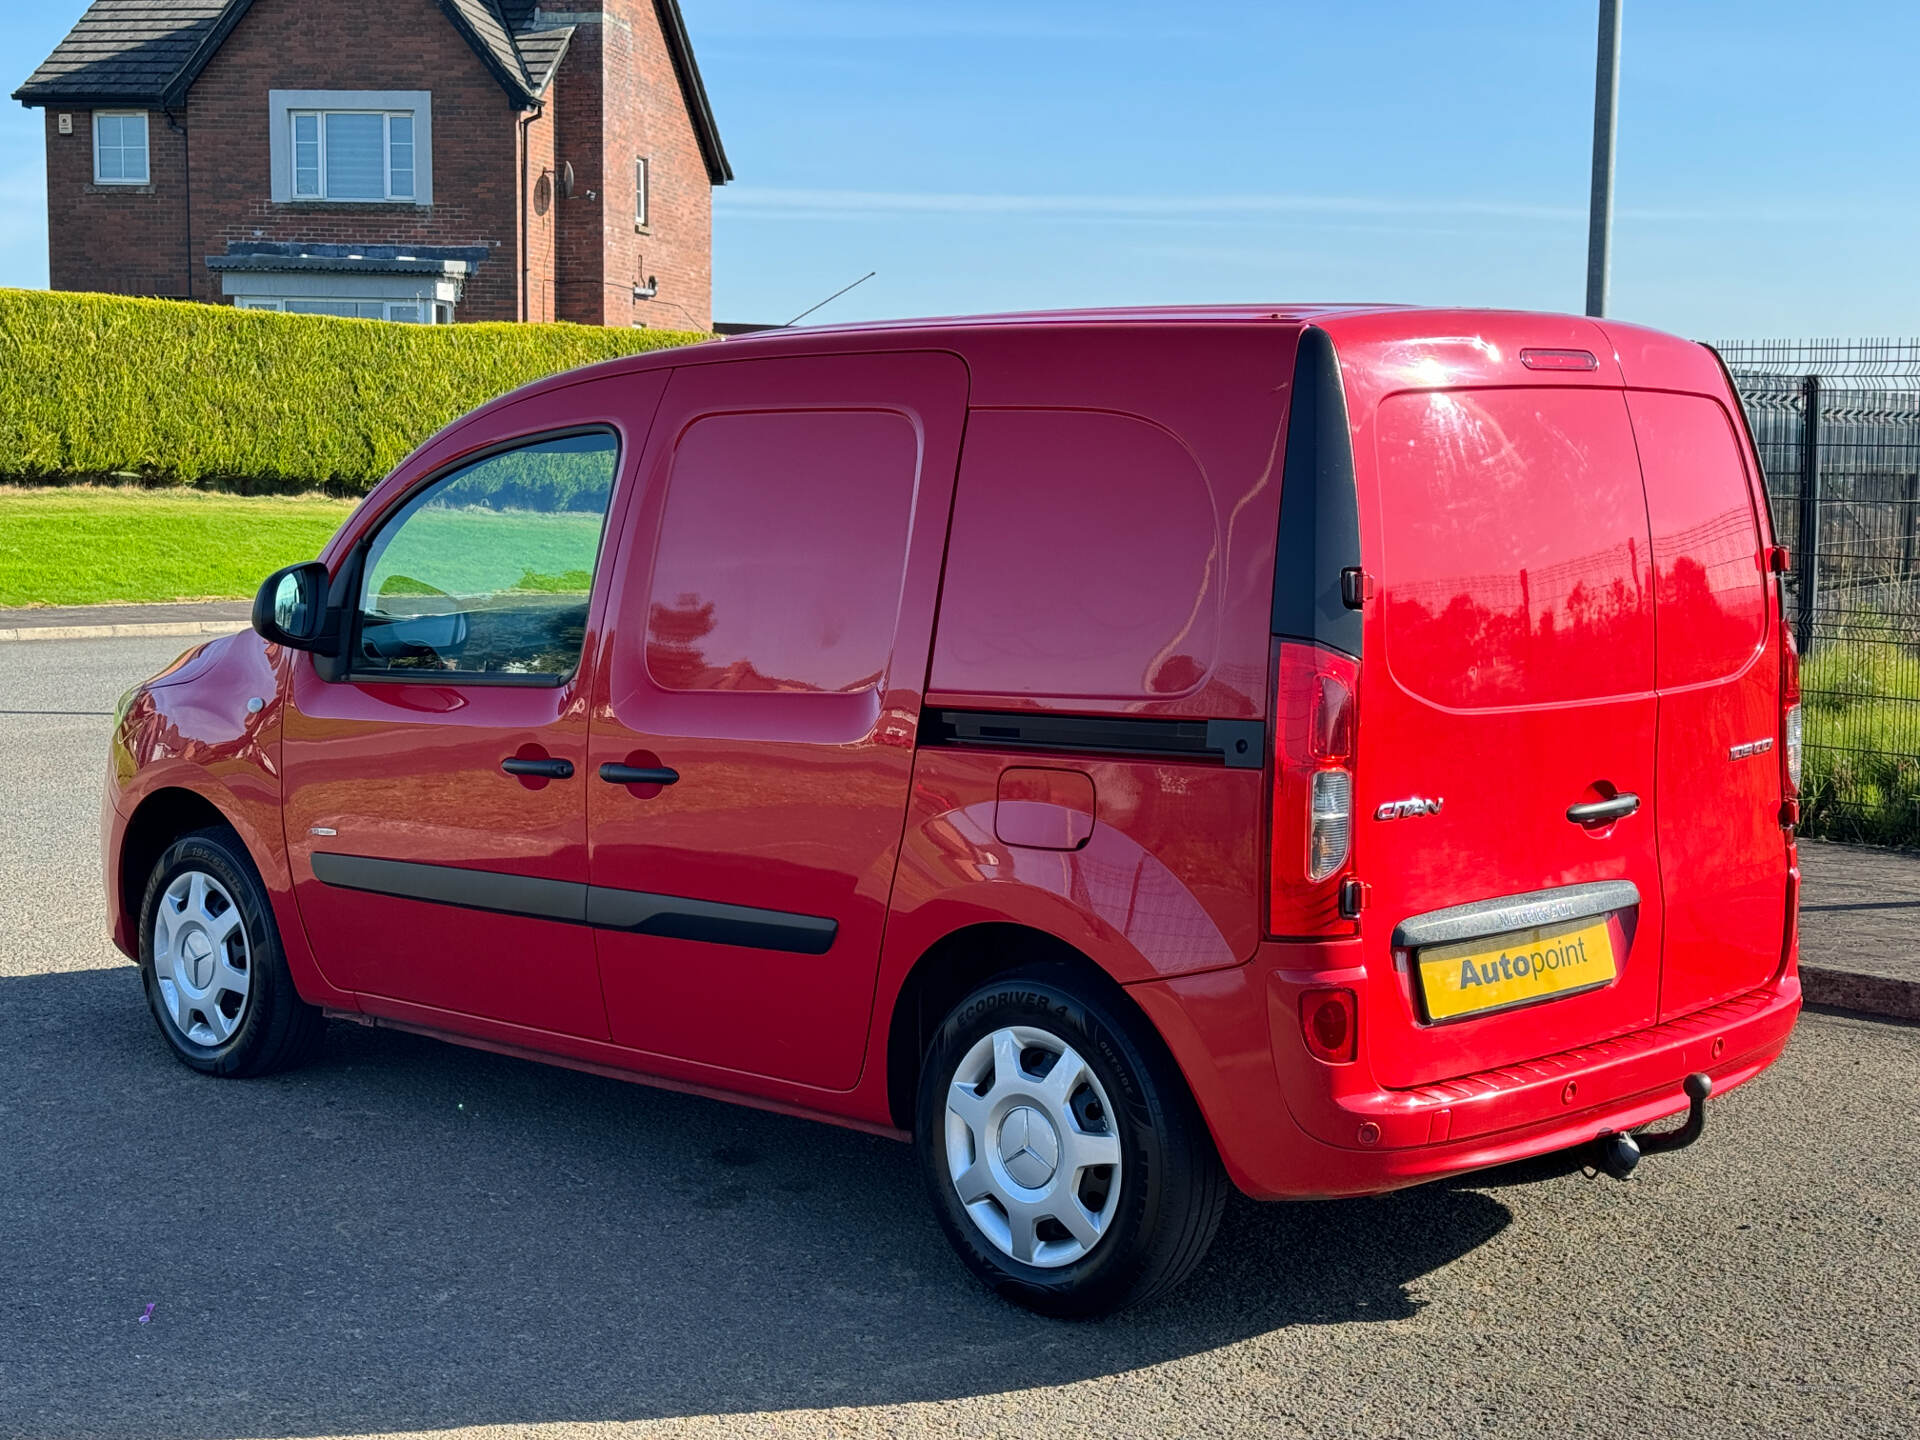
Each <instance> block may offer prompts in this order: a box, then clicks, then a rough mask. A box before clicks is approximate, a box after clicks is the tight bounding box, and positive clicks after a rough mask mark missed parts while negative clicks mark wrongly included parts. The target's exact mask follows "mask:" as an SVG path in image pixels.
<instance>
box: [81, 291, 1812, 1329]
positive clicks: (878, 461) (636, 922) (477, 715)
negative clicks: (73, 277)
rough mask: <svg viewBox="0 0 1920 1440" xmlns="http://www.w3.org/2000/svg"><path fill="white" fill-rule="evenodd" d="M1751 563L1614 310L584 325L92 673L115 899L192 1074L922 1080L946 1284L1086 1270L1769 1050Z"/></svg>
mask: <svg viewBox="0 0 1920 1440" xmlns="http://www.w3.org/2000/svg"><path fill="white" fill-rule="evenodd" d="M1785 566H1786V556H1785V553H1784V552H1783V551H1782V550H1780V549H1779V548H1777V547H1775V546H1774V544H1773V543H1772V538H1771V532H1770V527H1769V521H1768V515H1767V506H1766V503H1765V497H1764V493H1763V489H1762V482H1761V475H1760V470H1759V465H1758V463H1757V460H1756V458H1755V454H1754V449H1753V446H1752V444H1751V442H1750V440H1749V437H1748V434H1747V430H1746V426H1745V422H1744V419H1743V417H1742V414H1741V411H1740V407H1739V403H1738V401H1737V399H1736V398H1735V395H1734V392H1733V390H1732V388H1731V386H1730V384H1729V382H1728V377H1727V374H1726V372H1725V370H1724V369H1723V368H1722V366H1721V365H1720V363H1719V362H1718V360H1717V358H1716V357H1715V355H1714V354H1713V353H1712V352H1711V351H1709V350H1707V349H1705V348H1703V347H1701V346H1698V345H1693V344H1687V343H1683V342H1681V341H1678V340H1674V339H1670V338H1668V337H1666V336H1663V335H1657V334H1653V333H1651V332H1649V331H1645V330H1640V329H1635V328H1633V327H1631V326H1627V325H1619V324H1614V323H1612V322H1598V321H1592V320H1582V319H1572V318H1566V317H1559V316H1548V315H1523V314H1507V313H1488V312H1450V311H1423V310H1411V309H1389V308H1382V307H1375V306H1369V307H1349V308H1343V307H1308V308H1297V309H1289V308H1275V307H1272V306H1256V307H1239V308H1220V309H1194V310H1177V311H1175V310H1168V311H1126V312H1103V313H1090V314H1059V315H1030V316H1008V317H994V318H984V319H977V320H943V321H928V322H919V323H912V324H892V325H873V326H860V327H850V328H845V329H816V330H789V331H784V332H780V333H776V334H772V335H768V336H763V337H756V338H751V339H743V340H734V341H729V342H726V343H717V344H708V345H702V346H699V347H696V348H692V349H683V350H671V351H664V352H656V353H652V354H647V355H639V356H634V357H632V358H630V359H625V360H618V361H614V362H612V363H609V364H604V365H599V366H596V367H594V368H591V369H587V370H582V371H578V372H576V373H572V374H567V375H561V376H556V377H554V378H553V379H551V380H547V381H543V382H541V383H539V384H536V385H532V386H529V387H528V388H526V389H524V390H520V391H518V392H516V393H514V394H512V395H509V396H506V397H505V398H503V399H500V400H497V401H495V402H493V403H492V404H490V405H487V406H485V407H484V408H482V409H480V410H478V411H476V412H474V413H473V414H471V415H469V416H467V417H465V418H464V419H462V420H460V421H458V422H457V423H455V424H453V425H451V426H449V427H448V428H447V429H446V430H444V431H443V432H441V433H440V434H439V435H437V436H435V437H434V438H433V439H432V440H430V441H429V442H428V443H427V444H426V445H425V446H423V447H422V448H421V449H420V450H419V451H418V452H417V453H416V454H415V455H414V456H413V457H412V458H410V459H409V460H407V461H406V462H405V463H404V464H403V465H401V466H400V468H399V469H398V470H397V471H395V472H394V474H393V475H392V476H390V477H389V478H388V479H387V480H385V481H384V482H383V483H382V484H380V485H379V486H378V487H377V488H376V489H375V490H374V491H373V493H372V494H371V495H370V496H369V497H368V498H367V500H366V501H365V503H364V504H362V505H361V506H360V507H359V508H358V510H356V511H355V513H354V514H353V516H352V517H351V518H350V519H349V520H348V521H347V522H346V523H345V525H344V526H343V527H342V528H341V530H340V533H339V534H338V535H336V536H335V537H334V539H333V540H332V542H331V543H330V544H329V545H328V546H327V548H326V552H325V553H324V554H323V555H322V556H321V558H320V559H319V561H318V562H315V563H311V564H306V565H300V566H295V567H292V568H290V569H288V570H286V571H283V572H280V573H279V574H277V575H275V576H273V577H270V578H269V580H268V581H267V583H266V585H265V586H264V588H263V589H262V592H261V597H260V601H259V603H258V605H257V606H256V610H255V617H254V629H255V632H257V633H245V634H241V635H236V636H232V637H229V638H225V639H221V640H216V641H214V642H212V643H210V644H207V645H204V646H202V647H201V648H199V649H197V650H195V651H193V652H190V653H189V654H188V655H186V656H184V657H182V659H181V660H180V661H178V662H176V664H175V665H174V666H173V667H172V668H171V669H170V670H169V671H168V672H167V673H165V674H163V675H161V676H158V677H156V678H155V679H153V680H151V681H149V682H147V683H146V684H145V685H142V686H140V687H138V688H137V689H136V690H134V691H133V692H131V693H130V694H129V695H128V697H127V698H126V700H125V701H124V702H123V706H122V710H121V713H120V717H119V720H118V722H117V725H116V730H115V735H114V744H113V758H112V773H111V783H110V786H109V796H108V800H107V807H106V814H105V822H106V824H105V833H106V876H107V880H108V885H109V888H110V892H111V897H110V898H111V913H112V916H113V927H114V938H115V940H116V942H117V943H118V944H119V946H120V948H121V949H123V950H124V951H125V952H126V953H127V954H129V955H133V956H137V957H138V960H139V963H140V968H141V974H142V976H143V979H144V982H145V988H146V994H147V998H148V1001H149V1003H150V1005H151V1008H152V1010H153V1013H154V1017H155V1019H156V1020H157V1022H158V1024H159V1027H160V1030H161V1033H162V1034H163V1035H164V1036H165V1037H166V1039H167V1041H168V1042H169V1043H170V1044H171V1046H172V1047H173V1049H174V1051H175V1052H176V1053H177V1054H178V1055H179V1057H180V1058H181V1059H182V1060H184V1061H185V1062H186V1063H187V1064H188V1065H191V1066H193V1067H194V1068H196V1069H198V1070H202V1071H205V1072H207V1073H209V1074H213V1075H232V1076H239V1075H257V1074H260V1073H263V1072H265V1071H269V1070H273V1069H276V1068H280V1067H283V1066H286V1065H290V1064H293V1063H295V1062H297V1061H298V1060H299V1059H301V1058H302V1057H303V1056H305V1055H307V1054H308V1053H310V1052H311V1050H312V1048H313V1047H314V1045H315V1044H316V1043H317V1042H318V1040H319V1036H320V1032H321V1028H322V1022H323V1017H324V1016H327V1015H335V1016H341V1017H347V1018H352V1019H356V1020H359V1021H362V1022H367V1023H373V1024H377V1025H390V1026H394V1027H399V1028H403V1029H408V1030H415V1031H421V1032H426V1033H431V1034H434V1035H439V1036H444V1037H446V1038H448V1039H452V1040H457V1041H460V1042H462V1043H465V1044H471V1045H478V1046H482V1047H485V1048H488V1049H492V1050H496V1051H501V1052H504V1053H507V1054H512V1055H523V1056H530V1057H537V1058H541V1059H545V1060H549V1061H553V1062H556V1063H559V1064H564V1065H571V1066H574V1067H577V1068H583V1069H588V1070H593V1071H596V1072H600V1073H604V1074H609V1075H618V1076H623V1077H627V1078H632V1079H643V1080H647V1081H650V1082H653V1083H659V1084H665V1085H669V1086H674V1087H678V1088H681V1089H691V1090H695V1091H698V1092H700V1093H703V1094H713V1095H724V1096H726V1097H729V1098H732V1099H735V1100H739V1101H743V1102H745V1103H747V1104H752V1105H759V1106H762V1107H765V1108H769V1109H775V1110H780V1111H784V1112H790V1113H793V1114H796V1115H807V1116H812V1117H817V1118H820V1119H826V1120H831V1121H835V1122H837V1123H840V1124H845V1125H852V1126H856V1127H859V1128H862V1129H866V1130H871V1131H877V1132H880V1133H883V1134H886V1135H889V1136H894V1137H897V1138H899V1139H902V1140H909V1139H910V1140H911V1141H912V1143H913V1145H914V1147H915V1151H916V1153H917V1156H918V1161H919V1164H920V1167H921V1168H922V1169H923V1171H924V1173H925V1179H926V1184H927V1187H928V1192H929V1194H930V1196H931V1199H932V1203H933V1207H934V1210H935V1212H936V1213H937V1215H938V1216H939V1219H940V1222H941V1224H942V1225H943V1227H944V1228H945V1230H946V1233H947V1235H948V1236H949V1237H950V1239H951V1240H952V1242H953V1244H954V1246H955V1247H956V1249H957V1250H958V1252H959V1254H960V1256H961V1257H962V1259H963V1260H964V1261H965V1262H966V1264H967V1265H968V1266H969V1267H970V1268H971V1269H972V1270H973V1271H974V1273H975V1274H976V1275H978V1276H979V1277H980V1278H981V1279H982V1280H984V1281H985V1282H986V1283H987V1284H989V1285H990V1286H992V1287H993V1288H995V1289H996V1290H998V1291H1000V1292H1001V1293H1003V1294H1005V1295H1007V1296H1009V1297H1011V1298H1012V1299H1014V1300H1017V1301H1019V1302H1020V1303H1022V1304H1025V1305H1029V1306H1032V1307H1034V1308H1036V1309H1039V1310H1043V1311H1047V1312H1050V1313H1056V1314H1085V1313H1093V1312H1098V1311H1103V1310H1109V1309H1113V1308H1115V1307H1118V1306H1121V1305H1124V1304H1129V1303H1132V1302H1136V1301H1139V1300H1141V1299H1144V1298H1146V1297H1147V1296H1150V1295H1153V1294H1155V1293H1157V1292H1159V1291H1161V1290H1163V1289H1164V1288H1165V1287H1167V1286H1170V1285H1171V1284H1173V1283H1174V1282H1175V1281H1176V1280H1178V1279H1179V1278H1180V1277H1181V1276H1183V1275H1185V1274H1187V1273H1188V1272H1189V1271H1191V1270H1192V1269H1193V1267H1194V1266H1195V1265H1196V1264H1197V1263H1198V1262H1199V1260H1200V1258H1201V1256H1202V1255H1203V1254H1204V1252H1205V1251H1206V1248H1207V1245H1208V1242H1209V1240H1210V1239H1211V1238H1212V1236H1213V1233H1214V1230H1215V1227H1216V1226H1217V1224H1218V1221H1219V1217H1220V1213H1221V1207H1222V1205H1223V1203H1224V1199H1225V1194H1226V1188H1227V1185H1228V1183H1229V1182H1231V1183H1232V1184H1234V1185H1237V1186H1238V1187H1239V1188H1240V1189H1241V1190H1243V1191H1245V1192H1246V1193H1247V1194H1249V1195H1252V1196H1256V1197H1260V1198H1267V1199H1283V1198H1284V1199H1304V1198H1314V1197H1326V1196H1345V1195H1361V1194H1367V1193H1371V1192H1377V1191H1384V1190H1390V1189H1393V1188H1395V1187H1398V1186H1405V1185H1411V1184H1415V1183H1417V1182H1420V1181H1423V1180H1430V1179H1434V1178H1437V1177H1442V1176H1450V1175H1457V1174H1459V1173H1461V1172H1463V1171H1470V1170H1474V1169H1477V1168H1480V1167H1485V1166H1490V1165H1497V1164H1500V1163H1503V1162H1507V1161H1512V1160H1516V1159H1519V1158H1521V1157H1525V1156H1533V1155H1538V1154H1541V1153H1543V1152H1547V1151H1557V1150H1565V1149H1570V1148H1573V1147H1596V1148H1591V1149H1590V1157H1591V1160H1592V1163H1594V1164H1596V1165H1597V1166H1600V1167H1601V1168H1604V1169H1607V1170H1609V1171H1611V1172H1613V1173H1616V1174H1620V1175H1624V1174H1625V1173H1626V1172H1627V1171H1628V1170H1629V1169H1631V1167H1632V1165H1633V1163H1634V1162H1635V1160H1636V1159H1637V1158H1638V1156H1639V1154H1640V1153H1641V1152H1643V1151H1650V1150H1656V1149H1668V1148H1673V1147H1674V1146H1676V1145H1679V1144H1683V1143H1686V1142H1687V1141H1690V1140H1691V1139H1693V1138H1694V1137H1695V1136H1697V1135H1698V1134H1699V1133H1700V1131H1701V1126H1702V1121H1703V1112H1704V1102H1705V1100H1706V1097H1707V1095H1708V1093H1709V1092H1713V1093H1719V1092H1723V1091H1725V1090H1726V1089H1728V1088H1729V1087H1731V1086H1734V1085H1738V1084H1740V1083H1742V1082H1743V1081H1746V1080H1748V1079H1750V1078H1751V1077H1753V1076H1754V1075H1756V1074H1757V1073H1759V1072H1760V1071H1761V1070H1762V1069H1764V1068H1765V1067H1766V1066H1767V1065H1768V1064H1769V1063H1771V1062H1772V1061H1773V1060H1774V1059H1775V1058H1776V1057H1777V1056H1778V1055H1779V1054H1780V1052H1781V1049H1782V1047H1783V1046H1784V1045H1785V1044H1786V1041H1787V1037H1788V1034H1789V1032H1790V1030H1791V1029H1792V1026H1793V1022H1794V1018H1795V1016H1796V1014H1797V1012H1798V1009H1799V1005H1800V985H1799V981H1798V976H1797V967H1796V948H1797V946H1796V911H1797V898H1798V871H1797V869H1796V866H1795V854H1794V841H1793V828H1792V827H1793V824H1794V821H1795V819H1796V800H1795V785H1796V780H1797V772H1798V764H1799V718H1798V708H1797V704H1796V701H1797V679H1796V670H1795V658H1794V653H1793V649H1792V647H1791V645H1790V643H1789V641H1788V638H1787V633H1786V630H1785V628H1784V626H1783V625H1782V623H1781V608H1780V599H1779V586H1778V582H1777V577H1778V575H1779V573H1780V572H1781V571H1782V570H1783V569H1784V568H1785ZM1683 1115H1684V1117H1685V1118H1684V1119H1681V1118H1680V1117H1682V1116H1683ZM1656 1122H1668V1123H1667V1124H1666V1125H1665V1127H1664V1128H1660V1127H1658V1126H1657V1125H1656ZM1649 1126H1655V1127H1656V1128H1655V1129H1653V1130H1652V1131H1650V1132H1648V1131H1645V1129H1644V1127H1649ZM1636 1130H1642V1131H1643V1133H1642V1134H1640V1135H1639V1136H1638V1137H1637V1138H1636V1136H1635V1134H1634V1132H1635V1131H1636ZM637 1243H638V1242H637Z"/></svg>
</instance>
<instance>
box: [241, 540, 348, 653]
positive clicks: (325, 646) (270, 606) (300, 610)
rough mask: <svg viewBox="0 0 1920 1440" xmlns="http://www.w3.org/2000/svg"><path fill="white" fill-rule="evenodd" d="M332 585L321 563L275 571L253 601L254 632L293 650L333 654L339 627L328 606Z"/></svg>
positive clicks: (311, 562) (291, 566) (311, 561)
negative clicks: (328, 593) (328, 596)
mask: <svg viewBox="0 0 1920 1440" xmlns="http://www.w3.org/2000/svg"><path fill="white" fill-rule="evenodd" d="M331 583H332V577H331V576H330V575H328V573H327V567H326V566H325V565H322V564H321V563H320V562H319V561H318V560H309V561H308V562H307V563H305V564H304V565H289V566H287V567H286V569H284V570H276V571H274V572H273V574H271V575H269V576H268V577H267V578H266V580H265V582H264V583H262V585H261V586H260V593H259V594H257V595H255V596H254V597H253V628H254V629H255V630H257V631H258V632H259V633H260V636H261V638H262V639H264V640H267V641H270V642H271V643H272V644H275V645H284V646H286V647H287V648H288V649H289V650H312V651H316V652H318V653H320V654H323V655H330V654H332V653H333V652H334V650H335V649H337V648H338V647H337V645H336V643H335V640H336V631H337V629H338V627H337V626H336V625H335V623H334V616H333V613H332V611H331V610H330V609H329V608H328V606H327V592H328V587H329V585H330V584H331Z"/></svg>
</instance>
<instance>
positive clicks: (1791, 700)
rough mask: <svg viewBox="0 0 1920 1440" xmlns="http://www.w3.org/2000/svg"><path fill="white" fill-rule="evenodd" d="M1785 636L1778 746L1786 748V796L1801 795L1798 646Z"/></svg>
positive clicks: (1791, 798)
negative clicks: (1779, 742)
mask: <svg viewBox="0 0 1920 1440" xmlns="http://www.w3.org/2000/svg"><path fill="white" fill-rule="evenodd" d="M1782 633H1783V634H1784V635H1785V637H1786V645H1785V646H1784V648H1783V650H1782V654H1781V659H1780V741H1781V746H1780V748H1781V749H1782V750H1783V751H1785V752H1786V753H1785V756H1784V764H1785V768H1786V792H1787V793H1786V798H1787V799H1788V800H1796V799H1798V798H1799V796H1800V647H1799V646H1798V645H1796V644H1794V643H1793V633H1792V632H1791V631H1783V632H1782Z"/></svg>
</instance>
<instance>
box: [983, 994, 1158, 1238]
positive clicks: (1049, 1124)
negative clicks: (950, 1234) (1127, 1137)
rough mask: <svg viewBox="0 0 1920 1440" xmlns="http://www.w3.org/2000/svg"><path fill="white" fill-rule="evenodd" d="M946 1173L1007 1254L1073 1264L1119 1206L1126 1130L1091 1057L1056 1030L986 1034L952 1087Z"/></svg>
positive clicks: (1031, 1028)
mask: <svg viewBox="0 0 1920 1440" xmlns="http://www.w3.org/2000/svg"><path fill="white" fill-rule="evenodd" d="M945 1135H946V1149H947V1173H948V1176H949V1178H951V1179H952V1181H953V1188H954V1191H955V1193H956V1194H957V1195H958V1196H959V1199H960V1204H961V1206H962V1207H963V1208H964V1209H965V1210H966V1213H967V1216H968V1218H969V1219H970V1220H972V1221H973V1223H974V1225H975V1226H976V1227H977V1228H978V1229H979V1231H980V1233H981V1234H982V1235H983V1236H985V1237H986V1239H987V1240H988V1241H989V1242H991V1243H992V1244H993V1246H994V1247H995V1248H996V1249H998V1250H999V1251H1000V1252H1001V1253H1002V1254H1005V1255H1008V1256H1010V1257H1012V1258H1013V1259H1014V1260H1017V1261H1019V1262H1020V1263H1021V1264H1023V1265H1032V1266H1036V1267H1038V1268H1041V1269H1054V1268H1057V1267H1059V1266H1062V1265H1071V1264H1072V1263H1073V1262H1074V1261H1076V1260H1079V1259H1081V1258H1082V1257H1084V1256H1085V1255H1086V1254H1087V1253H1088V1252H1089V1251H1091V1250H1092V1249H1093V1247H1094V1246H1096V1245H1098V1244H1099V1243H1100V1241H1101V1239H1102V1238H1103V1237H1104V1236H1105V1235H1106V1233H1107V1230H1108V1229H1109V1228H1110V1227H1111V1225H1112V1223H1113V1220H1114V1217H1115V1216H1116V1215H1117V1214H1118V1213H1119V1207H1120V1186H1121V1178H1122V1177H1121V1168H1122V1167H1121V1155H1120V1137H1119V1135H1118V1133H1117V1132H1116V1131H1115V1129H1114V1122H1113V1107H1112V1106H1111V1105H1110V1104H1109V1103H1108V1101H1107V1092H1106V1091H1105V1089H1103V1088H1102V1087H1101V1084H1100V1080H1099V1077H1098V1076H1096V1075H1095V1074H1094V1073H1093V1070H1092V1068H1091V1067H1089V1066H1088V1064H1087V1062H1086V1061H1085V1060H1084V1059H1082V1058H1081V1057H1080V1055H1079V1054H1078V1053H1077V1052H1076V1051H1075V1050H1074V1049H1073V1047H1072V1046H1071V1045H1069V1044H1067V1043H1066V1042H1065V1041H1064V1040H1062V1039H1061V1038H1060V1037H1059V1036H1058V1035H1055V1034H1053V1033H1052V1032H1051V1031H1048V1030H1042V1029H1039V1028H1038V1027H1034V1026H1026V1025H1011V1026H1008V1027H1006V1028H1005V1029H1001V1030H995V1031H993V1032H992V1033H991V1034H989V1035H983V1036H981V1037H980V1039H979V1040H977V1041H975V1042H974V1044H973V1046H972V1047H971V1048H970V1049H969V1050H968V1051H967V1053H966V1055H965V1056H964V1057H962V1059H961V1061H960V1063H959V1065H957V1066H956V1067H955V1068H954V1073H953V1079H952V1081H951V1083H950V1084H949V1085H948V1087H947V1114H946V1127H945Z"/></svg>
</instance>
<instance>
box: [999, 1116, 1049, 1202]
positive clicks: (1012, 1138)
mask: <svg viewBox="0 0 1920 1440" xmlns="http://www.w3.org/2000/svg"><path fill="white" fill-rule="evenodd" d="M1000 1163H1001V1164H1002V1165H1004V1166H1006V1167H1007V1174H1008V1175H1009V1176H1011V1177H1012V1179H1013V1182H1014V1184H1016V1185H1019V1186H1021V1187H1023V1188H1024V1189H1028V1190H1041V1189H1045V1188H1046V1184H1047V1182H1048V1181H1049V1180H1051V1179H1053V1172H1054V1171H1055V1170H1056V1169H1058V1168H1059V1165H1060V1137H1059V1135H1058V1134H1057V1133H1055V1131H1054V1128H1053V1125H1052V1122H1050V1121H1049V1120H1048V1119H1047V1117H1046V1116H1044V1115H1042V1114H1041V1113H1040V1112H1039V1111H1038V1110H1036V1109H1034V1108H1033V1107H1032V1106H1031V1105H1021V1106H1018V1107H1016V1108H1015V1109H1013V1110H1010V1111H1008V1112H1007V1118H1006V1119H1005V1120H1003V1121H1001V1122H1000Z"/></svg>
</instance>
